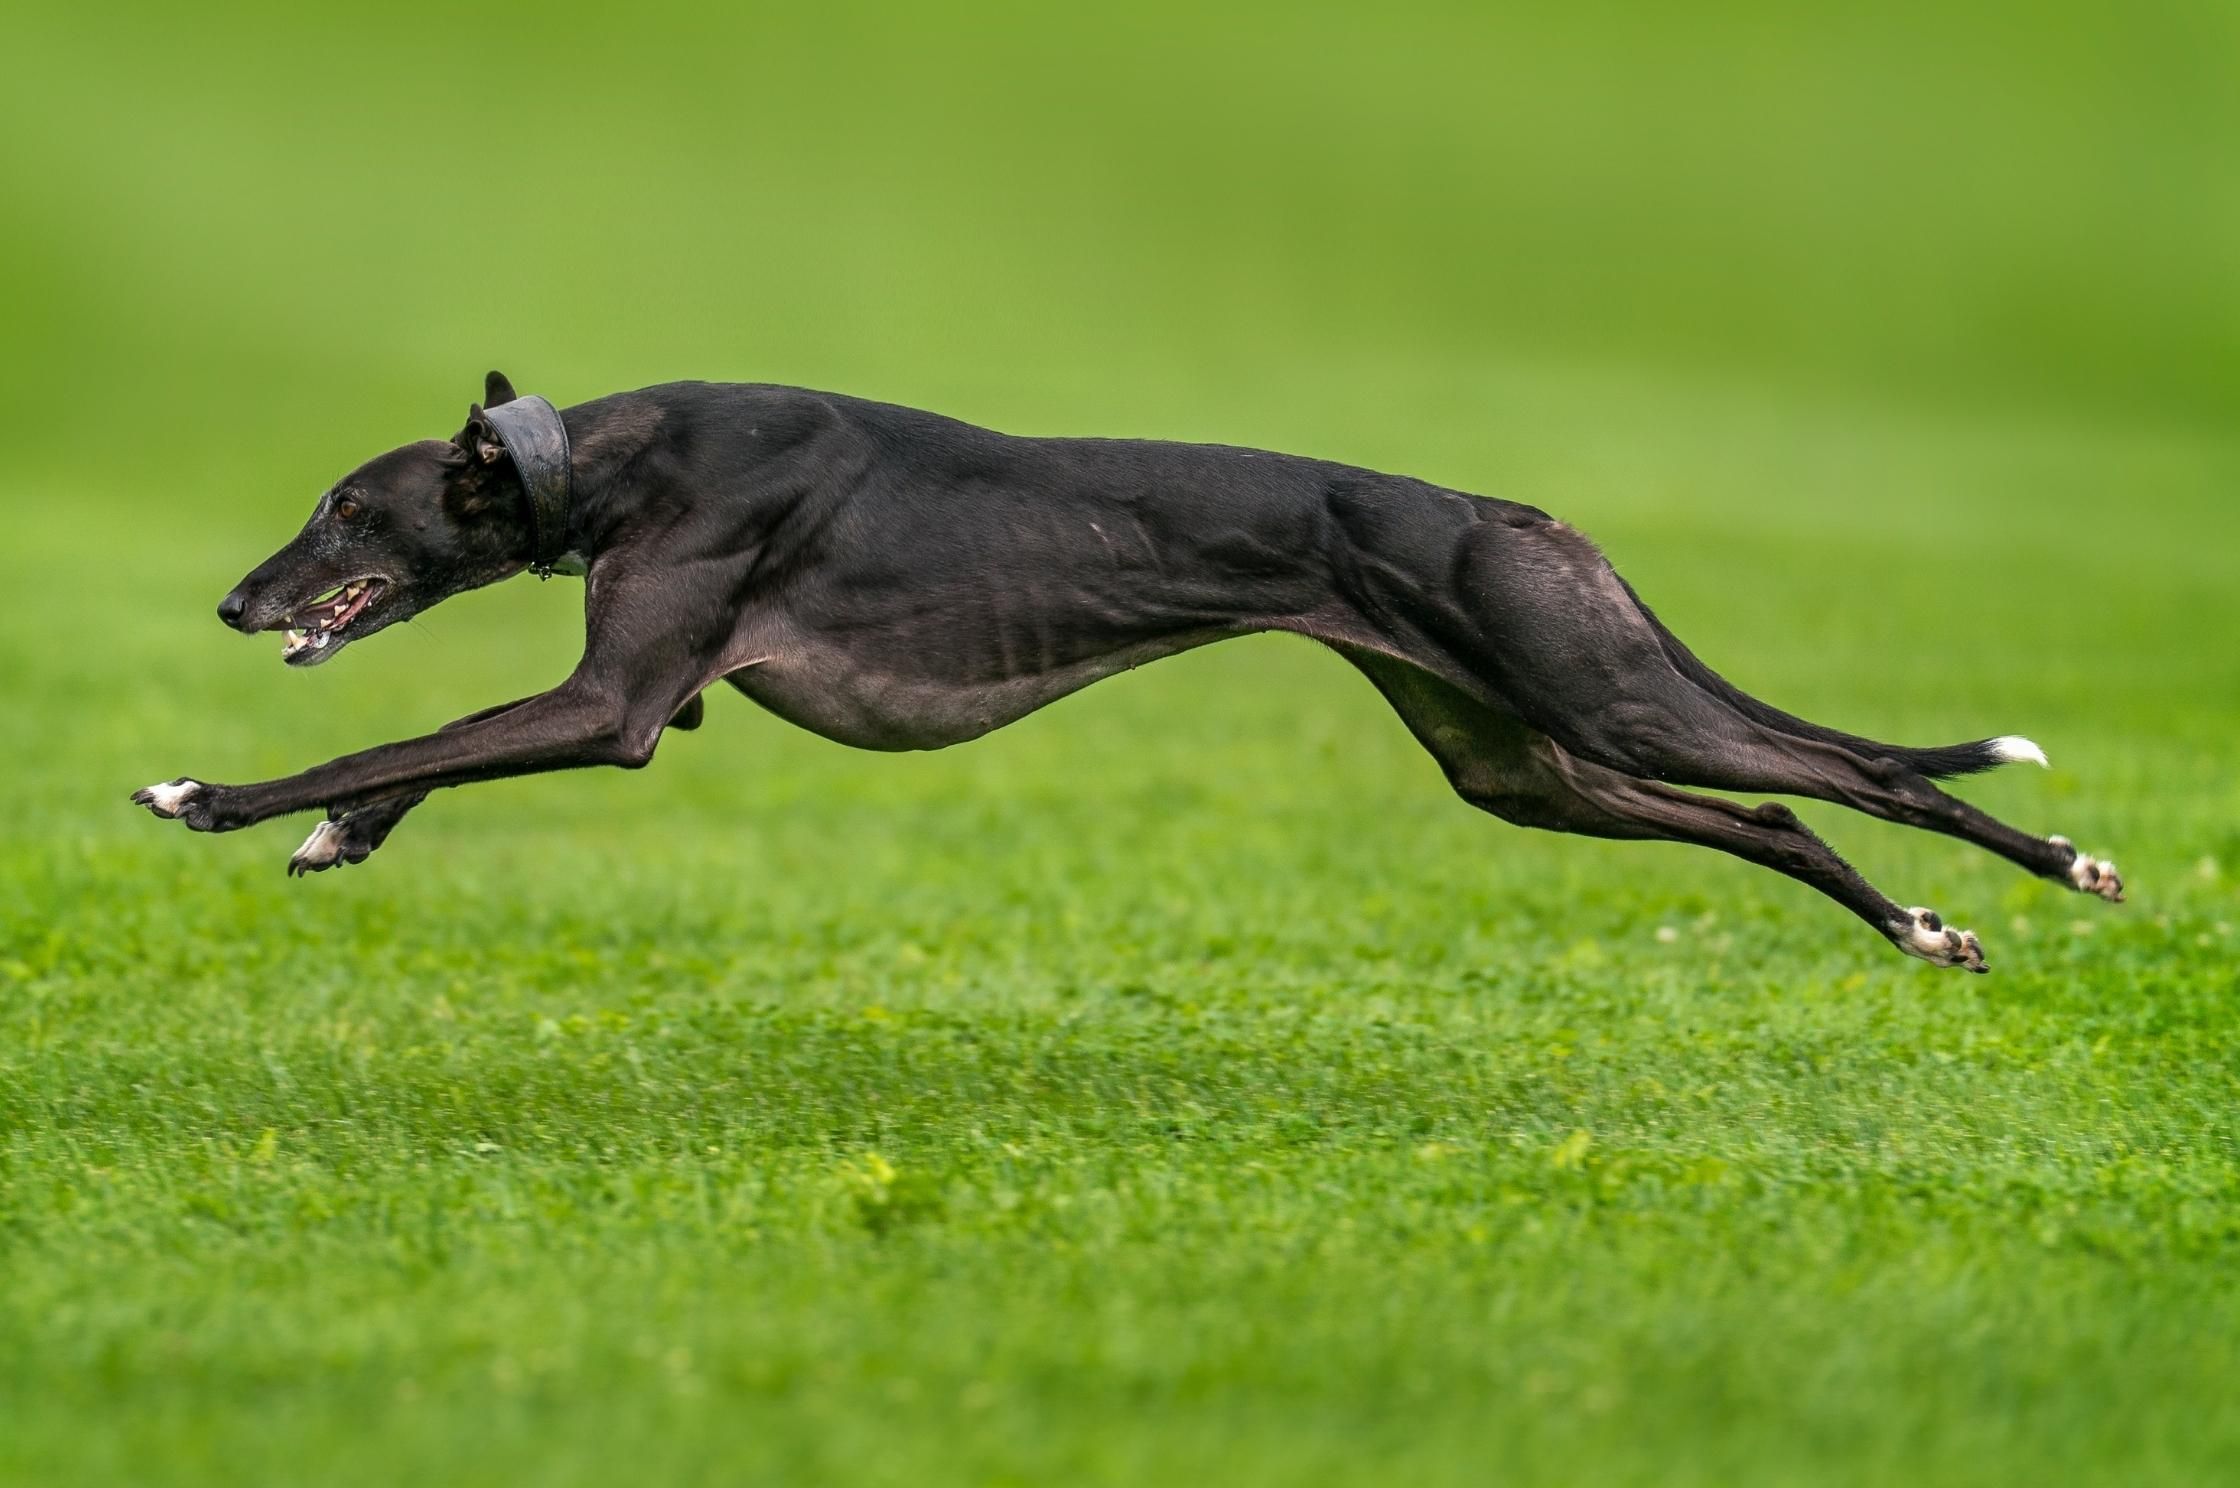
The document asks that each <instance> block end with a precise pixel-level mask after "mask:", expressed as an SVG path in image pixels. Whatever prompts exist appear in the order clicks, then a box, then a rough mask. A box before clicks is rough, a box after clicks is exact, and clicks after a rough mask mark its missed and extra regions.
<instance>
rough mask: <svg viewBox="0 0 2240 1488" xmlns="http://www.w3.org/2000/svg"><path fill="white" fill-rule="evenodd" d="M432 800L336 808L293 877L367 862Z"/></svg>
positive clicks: (699, 706) (418, 794) (472, 717)
mask: <svg viewBox="0 0 2240 1488" xmlns="http://www.w3.org/2000/svg"><path fill="white" fill-rule="evenodd" d="M527 701H528V699H526V698H516V699H514V700H513V701H512V702H510V703H500V704H499V705H498V706H497V707H495V708H484V709H481V710H480V711H479V712H475V713H470V714H468V715H467V716H466V717H464V718H455V719H453V720H452V721H451V722H449V723H447V724H445V725H444V726H443V728H442V729H441V730H439V732H442V733H447V734H448V733H452V732H455V731H457V730H459V729H462V728H465V727H466V726H467V725H468V724H470V723H480V722H481V721H482V720H483V719H485V718H495V717H497V716H498V715H499V714H500V713H509V712H511V711H512V710H514V709H515V708H518V707H520V706H521V705H522V704H523V703H524V702H527ZM704 708H705V705H704V704H703V703H702V701H701V699H700V696H699V694H694V696H693V698H692V700H691V701H690V702H688V703H686V704H685V705H684V707H683V708H681V709H679V710H678V712H677V716H676V717H674V718H672V719H670V720H669V727H670V728H673V729H687V730H689V729H696V728H698V727H699V726H700V720H701V717H702V715H703V711H704ZM427 798H428V793H427V792H426V791H413V792H411V793H409V794H407V795H401V796H387V797H384V798H383V799H381V800H378V801H373V802H370V803H368V804H366V805H363V806H353V807H351V808H349V809H348V810H344V809H342V808H341V807H339V806H330V807H329V808H328V810H327V819H326V820H325V821H323V822H321V823H319V825H318V826H317V828H315V829H314V830H313V831H312V833H311V835H310V836H309V837H307V838H305V839H304V842H303V845H302V846H300V847H298V848H297V849H296V850H295V852H294V853H293V854H292V855H291V856H290V857H289V859H288V874H289V876H290V877H296V878H300V877H304V876H306V875H309V874H313V873H322V872H325V871H326V870H327V869H329V868H339V867H342V866H344V865H346V864H351V863H363V862H364V861H365V860H366V859H367V858H370V857H372V856H373V854H374V853H375V852H377V851H379V850H380V848H381V845H382V844H383V843H385V842H387V841H388V840H389V834H390V833H391V832H394V831H395V830H396V829H397V823H399V822H401V821H403V820H404V819H405V817H406V816H407V815H409V814H410V813H411V812H412V810H413V809H414V808H415V807H417V806H418V805H419V804H420V803H421V802H422V801H425V800H426V799H427Z"/></svg>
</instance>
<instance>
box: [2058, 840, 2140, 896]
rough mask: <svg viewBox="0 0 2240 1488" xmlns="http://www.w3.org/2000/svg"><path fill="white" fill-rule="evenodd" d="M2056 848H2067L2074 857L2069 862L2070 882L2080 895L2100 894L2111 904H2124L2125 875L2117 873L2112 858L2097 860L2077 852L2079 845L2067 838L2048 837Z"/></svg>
mask: <svg viewBox="0 0 2240 1488" xmlns="http://www.w3.org/2000/svg"><path fill="white" fill-rule="evenodd" d="M2046 841H2048V842H2050V843H2052V844H2053V845H2054V846H2055V847H2065V848H2067V849H2069V851H2070V853H2071V854H2072V855H2073V856H2072V857H2071V858H2070V860H2069V882H2070V883H2071V884H2072V885H2073V886H2075V888H2076V890H2077V892H2078V893H2080V894H2098V895H2099V896H2100V897H2101V898H2103V899H2105V900H2107V901H2108V902H2109V903H2110V904H2121V903H2122V902H2123V875H2122V874H2120V873H2118V872H2116V865H2115V861H2114V860H2113V859H2112V858H2095V857H2091V856H2089V855H2087V854H2085V853H2081V852H2078V851H2077V845H2076V844H2075V843H2073V842H2071V841H2070V840H2069V839H2068V838H2066V837H2048V838H2047V839H2046Z"/></svg>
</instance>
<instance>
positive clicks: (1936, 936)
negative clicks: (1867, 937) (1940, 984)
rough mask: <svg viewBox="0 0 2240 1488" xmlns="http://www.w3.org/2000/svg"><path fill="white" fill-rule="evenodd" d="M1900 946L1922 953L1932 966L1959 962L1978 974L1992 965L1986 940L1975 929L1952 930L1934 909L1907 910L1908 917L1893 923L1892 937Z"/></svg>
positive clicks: (1963, 966)
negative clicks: (1986, 954)
mask: <svg viewBox="0 0 2240 1488" xmlns="http://www.w3.org/2000/svg"><path fill="white" fill-rule="evenodd" d="M1890 938H1891V939H1892V940H1894V941H1896V942H1897V945H1898V949H1899V950H1901V951H1904V952H1905V953H1906V954H1907V955H1909V956H1919V957H1920V958H1921V959H1922V960H1924V961H1926V962H1928V963H1929V964H1930V965H1931V966H1957V967H1960V968H1961V969H1963V970H1965V971H1972V972H1975V973H1976V974H1977V975H1979V976H1980V975H1982V974H1983V973H1985V972H1987V971H1989V970H1990V969H1991V967H1990V964H1989V963H1987V962H1986V961H1985V960H1984V959H1983V943H1982V942H1981V941H1979V940H1977V939H1976V933H1975V932H1974V931H1973V930H1952V929H1948V928H1946V926H1945V923H1944V921H1943V920H1942V919H1940V918H1939V917H1938V915H1937V912H1936V911H1935V910H1933V909H1921V908H1919V907H1916V908H1913V909H1909V910H1907V911H1906V919H1904V920H1903V921H1901V922H1900V923H1899V924H1897V925H1896V926H1894V927H1893V933H1892V935H1891V937H1890Z"/></svg>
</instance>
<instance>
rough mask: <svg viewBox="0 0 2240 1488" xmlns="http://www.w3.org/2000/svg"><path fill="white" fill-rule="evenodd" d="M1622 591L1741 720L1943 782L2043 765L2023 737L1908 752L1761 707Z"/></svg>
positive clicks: (1677, 660) (1672, 652)
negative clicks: (2015, 766) (1888, 761)
mask: <svg viewBox="0 0 2240 1488" xmlns="http://www.w3.org/2000/svg"><path fill="white" fill-rule="evenodd" d="M1618 582H1619V583H1620V584H1624V585H1625V591H1626V593H1627V595H1628V596H1630V597H1631V598H1632V600H1633V603H1634V606H1635V608H1637V609H1639V610H1640V611H1641V615H1642V618H1643V619H1645V620H1647V621H1648V622H1649V625H1650V628H1651V629H1653V630H1655V631H1656V633H1657V640H1658V641H1659V643H1660V644H1662V645H1663V647H1664V654H1665V658H1666V659H1667V660H1669V661H1670V662H1671V663H1672V665H1673V668H1674V669H1675V670H1677V671H1678V672H1679V673H1680V675H1681V676H1683V677H1686V678H1687V679H1688V680H1689V681H1690V682H1693V683H1695V684H1696V686H1698V687H1700V688H1702V689H1703V690H1704V691H1705V692H1708V693H1710V694H1711V695H1712V696H1713V697H1715V698H1718V699H1719V700H1720V701H1721V702H1723V703H1725V704H1727V705H1728V706H1729V707H1731V708H1733V709H1734V710H1735V711H1736V712H1738V713H1740V714H1741V715H1742V716H1743V717H1745V718H1748V719H1750V720H1751V721H1752V722H1754V723H1760V724H1763V725H1765V726H1766V727H1767V728H1770V729H1772V730H1774V731H1775V732H1777V733H1783V734H1791V735H1794V736H1797V737H1800V738H1806V739H1819V740H1821V741H1823V742H1825V743H1829V744H1839V745H1841V746H1843V747H1844V748H1846V749H1849V750H1851V751H1852V752H1854V753H1856V754H1860V755H1863V756H1865V757H1866V758H1868V759H1894V760H1896V761H1898V762H1899V763H1900V764H1902V765H1904V766H1905V767H1906V768H1908V769H1910V770H1912V771H1913V772H1914V773H1915V774H1917V775H1926V776H1928V777H1929V778H1930V779H1932V780H1943V779H1948V778H1950V777H1951V776H1954V775H1975V774H1979V773H1981V772H1982V771H1985V770H1995V769H1997V768H1998V767H1999V766H2001V765H2011V764H2014V763H2017V762H2018V761H2022V760H2028V761H2029V762H2030V763H2032V764H2034V765H2044V764H2045V763H2046V752H2045V751H2044V750H2043V749H2040V748H2039V747H2038V746H2037V745H2035V744H2033V743H2031V742H2030V741H2029V740H2028V739H2025V738H2023V737H2022V736H2021V735H2020V734H2001V735H2000V736H1999V737H1998V738H1996V739H1977V740H1975V741H1974V742H1973V743H1968V744H1934V745H1930V746H1928V747H1926V748H1918V749H1916V748H1908V747H1907V746H1905V745H1903V744H1884V743H1881V742H1879V741H1877V740H1874V739H1862V738H1860V737H1859V736H1858V735H1857V734H1847V733H1844V732H1842V731H1841V730H1840V729H1832V728H1826V727H1824V726H1822V725H1820V724H1817V723H1813V722H1811V721H1809V720H1807V719H1803V718H1799V717H1797V716H1796V715H1795V714H1793V713H1784V712H1782V711H1781V710H1780V709H1779V708H1776V707H1774V706H1773V705H1772V704H1771V703H1762V702H1760V701H1758V699H1756V698H1754V697H1752V696H1750V694H1749V693H1747V692H1744V691H1743V690H1742V689H1741V688H1739V687H1737V686H1735V685H1734V684H1733V683H1732V682H1729V681H1728V680H1727V679H1726V678H1724V677H1722V676H1720V675H1719V674H1718V673H1717V672H1715V671H1713V670H1711V668H1709V667H1707V666H1705V665H1704V664H1703V662H1702V661H1701V660H1699V659H1698V658H1697V656H1696V654H1695V653H1694V652H1693V651H1690V650H1689V649H1688V648H1687V646H1686V645H1685V644H1683V643H1682V642H1681V640H1680V638H1679V637H1678V636H1676V635H1674V634H1673V633H1672V632H1671V631H1670V630H1669V629H1667V628H1666V626H1665V623H1664V622H1663V621H1662V620H1659V619H1658V618H1657V614H1656V611H1654V610H1652V609H1650V608H1649V607H1648V606H1647V605H1646V604H1643V603H1642V601H1641V596H1640V595H1638V594H1635V593H1634V592H1633V586H1632V585H1631V584H1627V583H1626V581H1625V580H1624V579H1622V578H1621V579H1619V580H1618Z"/></svg>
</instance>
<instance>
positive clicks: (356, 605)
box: [280, 579, 389, 666]
mask: <svg viewBox="0 0 2240 1488" xmlns="http://www.w3.org/2000/svg"><path fill="white" fill-rule="evenodd" d="M388 587H389V585H388V583H387V581H385V580H382V579H354V580H352V581H351V582H349V583H347V584H344V585H343V586H342V587H341V588H339V589H337V590H335V591H334V592H333V593H331V594H329V595H327V596H326V597H325V598H324V599H317V600H313V601H312V602H311V603H310V604H308V605H306V606H304V607H303V608H302V609H300V610H297V611H296V612H295V613H294V614H293V615H290V616H289V617H288V618H287V620H286V622H285V624H286V626H287V639H286V640H285V641H284V642H283V643H282V645H281V647H280V659H281V660H282V661H285V662H289V663H291V664H292V665H295V666H312V665H315V664H317V663H319V662H322V661H325V660H326V659H327V658H328V657H329V656H331V655H333V654H334V652H333V649H332V648H333V647H335V646H336V645H337V643H338V642H340V641H341V639H342V631H343V627H345V626H347V625H348V624H349V623H350V622H351V621H353V620H355V619H357V618H358V617H359V616H360V615H362V614H364V613H365V612H366V609H367V607H369V606H370V605H372V604H373V603H374V602H375V601H376V600H378V599H379V598H380V597H381V595H382V594H383V592H384V591H386V590H387V589H388Z"/></svg>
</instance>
